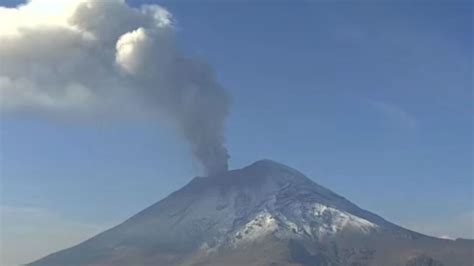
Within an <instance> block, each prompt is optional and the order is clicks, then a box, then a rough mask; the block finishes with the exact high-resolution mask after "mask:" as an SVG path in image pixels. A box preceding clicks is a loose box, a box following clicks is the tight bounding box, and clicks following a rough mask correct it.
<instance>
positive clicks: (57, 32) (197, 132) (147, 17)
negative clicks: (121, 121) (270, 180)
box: [0, 0, 230, 174]
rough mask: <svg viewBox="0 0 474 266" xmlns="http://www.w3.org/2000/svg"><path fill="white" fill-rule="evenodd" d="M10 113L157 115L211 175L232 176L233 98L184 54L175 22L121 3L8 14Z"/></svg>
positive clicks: (2, 35)
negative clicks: (228, 141) (228, 144)
mask: <svg viewBox="0 0 474 266" xmlns="http://www.w3.org/2000/svg"><path fill="white" fill-rule="evenodd" d="M0 24H1V25H2V27H1V28H0V43H1V45H0V93H1V107H2V111H3V113H11V112H22V113H27V114H31V115H40V116H54V117H57V116H60V117H63V118H68V117H75V116H84V117H92V118H94V117H97V116H100V117H102V116H104V115H106V116H108V115H114V116H117V115H119V116H128V115H130V114H132V113H133V114H137V115H144V114H145V115H149V114H152V115H153V116H154V117H157V118H159V119H162V120H163V121H165V120H166V121H167V122H170V123H171V124H172V125H173V126H174V127H175V128H176V130H177V132H179V134H180V135H181V136H182V137H183V138H185V139H186V141H187V142H188V143H189V144H190V147H191V151H192V153H193V155H194V157H195V158H196V159H197V160H198V161H199V162H200V164H201V165H202V167H203V170H204V171H205V172H206V173H207V174H212V173H215V172H219V171H224V170H226V169H227V160H228V157H229V156H228V153H227V150H226V148H225V145H224V143H225V136H224V123H225V119H226V117H227V115H228V112H229V105H230V97H229V95H228V93H227V91H226V90H225V89H224V88H223V87H222V86H221V85H220V84H219V82H218V80H217V79H216V77H215V74H214V72H213V70H212V68H211V67H210V66H209V65H208V64H207V63H206V62H203V61H202V60H199V59H195V58H192V57H189V56H186V55H185V54H183V53H182V52H181V51H180V50H179V49H178V48H177V45H176V43H175V36H174V35H175V26H174V20H173V18H172V15H171V14H170V13H169V12H168V11H167V10H166V9H164V8H163V7H161V6H158V5H143V6H141V7H139V8H134V7H130V6H128V5H127V4H126V3H125V1H123V0H107V1H93V0H74V1H62V0H32V1H29V2H28V3H26V4H24V5H21V6H18V7H16V8H4V7H0Z"/></svg>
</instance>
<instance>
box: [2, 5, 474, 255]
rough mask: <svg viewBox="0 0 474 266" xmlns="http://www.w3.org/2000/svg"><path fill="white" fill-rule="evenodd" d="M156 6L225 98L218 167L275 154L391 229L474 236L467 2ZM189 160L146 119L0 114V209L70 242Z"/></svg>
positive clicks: (134, 203)
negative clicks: (210, 71) (61, 232)
mask: <svg viewBox="0 0 474 266" xmlns="http://www.w3.org/2000/svg"><path fill="white" fill-rule="evenodd" d="M145 2H147V1H140V3H145ZM11 3H13V1H11ZM128 3H129V4H131V5H138V4H139V3H138V2H135V1H128ZM162 5H163V6H164V7H166V8H167V9H169V11H170V12H171V13H172V14H173V16H174V18H175V19H176V20H177V23H178V39H179V43H180V46H181V47H182V49H183V50H185V51H186V53H187V54H192V55H196V56H198V57H201V58H205V59H206V60H207V61H208V62H209V63H210V64H211V65H212V66H213V67H214V68H215V70H216V72H217V75H218V78H219V80H220V81H221V83H222V84H223V85H224V86H225V87H226V88H227V89H228V91H229V92H230V94H231V95H232V98H233V105H232V109H231V115H230V118H229V119H228V121H227V125H226V128H227V144H228V148H229V151H230V155H231V158H230V167H231V168H240V167H243V166H246V165H248V164H250V163H251V162H253V161H255V160H258V159H262V158H269V159H273V160H276V161H279V162H282V163H285V164H287V165H289V166H292V167H294V168H296V169H298V170H300V171H301V172H303V173H305V174H306V175H307V176H309V177H311V178H312V179H313V180H314V181H316V182H317V183H319V184H321V185H323V186H326V187H328V188H330V189H332V190H334V191H335V192H337V193H339V194H341V195H343V196H345V197H346V198H348V199H350V200H351V201H353V202H355V203H356V204H358V205H360V206H361V207H363V208H365V209H368V210H370V211H373V212H375V213H377V214H379V215H381V216H383V217H384V218H386V219H388V220H390V221H393V222H395V223H398V224H400V225H402V226H406V227H408V228H411V229H416V230H419V231H421V232H425V233H428V234H434V235H438V236H450V237H474V233H473V228H472V226H471V224H472V219H473V217H474V206H473V190H474V187H473V157H472V156H473V154H472V152H473V124H472V123H473V121H472V117H473V95H472V74H473V70H472V47H473V42H472V3H471V2H470V1H465V2H455V1H449V2H448V1H442V2H430V3H427V2H421V1H416V2H412V3H410V2H409V1H404V2H403V3H398V4H394V3H388V2H386V3H379V4H376V3H364V4H353V3H352V4H351V3H349V2H344V3H328V2H318V1H308V2H298V3H290V2H284V1H283V2H278V3H272V4H270V3H268V2H267V3H262V2H252V3H250V2H240V1H235V2H232V3H216V2H214V1H209V2H206V3H199V4H198V3H194V2H193V3H191V2H187V1H186V2H185V1H176V2H172V1H169V2H163V3H162ZM187 149H188V147H187V146H186V145H185V143H183V141H182V140H181V139H180V138H178V137H177V136H176V133H175V132H174V131H173V130H170V129H168V128H166V127H163V126H162V125H161V124H160V121H141V120H140V121H129V120H127V121H123V122H121V121H113V122H104V121H102V122H92V123H87V122H86V123H83V122H75V121H69V122H61V123H58V121H54V120H48V119H38V118H32V117H28V116H24V115H21V114H18V115H9V116H2V120H1V155H2V161H1V179H2V198H1V201H2V202H1V205H2V206H4V208H9V210H11V209H14V210H17V211H11V212H12V213H14V215H16V213H20V214H19V215H29V214H28V213H29V212H28V211H31V210H41V211H43V212H44V213H47V214H42V216H41V217H46V218H44V219H45V220H47V221H49V219H52V220H53V221H57V223H63V224H67V225H68V226H69V225H71V224H72V225H78V228H79V227H80V228H86V229H84V235H83V236H78V238H77V239H80V238H81V237H86V236H89V235H90V234H92V232H96V231H98V230H99V229H102V228H106V227H108V226H111V225H114V224H117V223H119V222H121V221H123V220H124V219H126V218H128V217H129V216H131V215H133V214H134V213H136V212H138V211H140V210H141V209H143V208H145V207H147V206H148V205H150V204H152V203H154V202H156V201H158V200H160V199H161V198H163V197H164V196H166V195H167V194H169V193H171V192H172V191H174V190H176V189H178V188H179V187H181V186H183V185H184V184H186V183H187V182H189V180H190V179H191V178H192V177H193V176H196V175H197V174H199V173H198V167H197V165H196V163H195V162H193V160H192V158H191V156H190V155H189V152H188V150H187ZM24 210H27V211H26V212H25V211H24ZM25 213H26V214H25ZM49 213H53V214H54V215H52V216H54V217H55V218H54V219H53V218H51V217H50V216H48V214H49ZM5 217H6V218H8V216H6V215H5ZM7 222H8V221H7ZM28 223H29V222H28V221H25V222H23V223H22V224H25V227H28V228H29V230H32V229H31V228H37V229H38V230H45V228H44V227H41V226H38V225H35V224H34V223H35V221H30V223H31V224H28ZM55 223H56V222H55ZM55 223H53V224H55ZM6 225H8V223H6ZM84 225H86V226H84ZM44 226H48V225H47V223H46V225H44ZM81 226H82V227H81ZM67 228H69V227H67ZM89 229H90V230H89ZM9 230H10V231H11V232H9ZM14 230H19V231H21V228H16V229H15V228H13V229H11V228H9V227H6V226H5V227H4V228H3V231H4V234H5V235H7V236H14V235H15V233H14V232H13V231H14ZM51 230H52V229H51ZM51 230H50V231H51ZM12 232H13V233H12ZM65 232H66V231H65ZM65 234H67V233H65ZM51 241H53V240H51ZM58 248H60V247H58Z"/></svg>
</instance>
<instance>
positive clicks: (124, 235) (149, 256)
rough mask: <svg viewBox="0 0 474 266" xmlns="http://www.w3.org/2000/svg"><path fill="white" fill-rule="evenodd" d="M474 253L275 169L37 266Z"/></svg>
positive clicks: (210, 185) (194, 187)
mask: <svg viewBox="0 0 474 266" xmlns="http://www.w3.org/2000/svg"><path fill="white" fill-rule="evenodd" d="M473 253H474V244H473V243H472V241H469V240H462V241H461V240H456V241H454V240H446V239H438V238H434V237H429V236H426V235H422V234H419V233H416V232H413V231H410V230H407V229H404V228H402V227H400V226H397V225H395V224H393V223H390V222H388V221H386V220H384V219H383V218H381V217H379V216H377V215H375V214H373V213H371V212H368V211H365V210H363V209H361V208H359V207H358V206H356V205H355V204H353V203H351V202H350V201H348V200H347V199H345V198H343V197H341V196H339V195H337V194H335V193H334V192H332V191H330V190H328V189H326V188H324V187H322V186H320V185H318V184H316V183H314V182H313V181H312V180H310V179H309V178H307V177H305V176H304V175H303V174H301V173H299V172H298V171H296V170H294V169H292V168H290V167H287V166H285V165H282V164H279V163H276V162H273V161H270V160H262V161H258V162H256V163H254V164H252V165H250V166H248V167H245V168H243V169H239V170H233V171H228V172H223V173H220V174H216V175H212V176H208V177H196V178H194V179H193V180H192V181H191V182H189V183H188V184H187V185H186V186H184V187H183V188H181V189H180V190H178V191H176V192H174V193H172V194H171V195H169V196H168V197H166V198H165V199H163V200H161V201H159V202H157V203H156V204H154V205H152V206H150V207H148V208H147V209H145V210H143V211H142V212H140V213H138V214H136V215H135V216H133V217H131V218H130V219H128V220H127V221H125V222H123V223H122V224H120V225H118V226H116V227H113V228H111V229H109V230H107V231H105V232H103V233H101V234H99V235H97V236H95V237H93V238H91V239H89V240H87V241H85V242H83V243H81V244H79V245H77V246H74V247H72V248H69V249H66V250H63V251H59V252H57V253H54V254H51V255H49V256H47V257H45V258H42V259H40V260H38V261H36V262H33V263H31V264H29V265H30V266H43V265H45V266H86V265H87V266H108V265H113V266H122V265H123V266H130V265H137V266H138V265H144V266H152V265H153V266H160V265H163V266H172V265H182V266H185V265H189V266H190V265H196V266H197V265H215V266H225V265H250V266H254V265H255V266H256V265H272V266H276V265H295V266H296V265H327V266H329V265H340V266H345V265H353V266H356V265H358V266H362V265H378V266H391V265H394V266H395V265H397V266H398V265H400V266H440V265H446V266H450V265H453V266H454V265H455V266H463V265H465V266H472V265H473Z"/></svg>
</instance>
